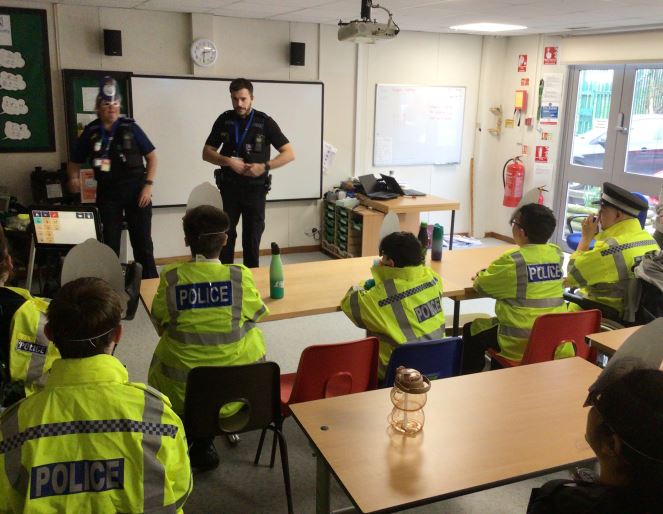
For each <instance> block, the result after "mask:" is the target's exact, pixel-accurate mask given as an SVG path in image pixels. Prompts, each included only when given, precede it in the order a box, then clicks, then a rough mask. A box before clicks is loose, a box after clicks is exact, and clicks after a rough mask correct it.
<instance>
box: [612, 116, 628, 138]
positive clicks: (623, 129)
mask: <svg viewBox="0 0 663 514" xmlns="http://www.w3.org/2000/svg"><path fill="white" fill-rule="evenodd" d="M615 130H616V131H617V132H619V133H621V134H626V133H627V132H628V127H625V126H624V113H623V112H620V113H619V115H618V117H617V126H616V127H615Z"/></svg>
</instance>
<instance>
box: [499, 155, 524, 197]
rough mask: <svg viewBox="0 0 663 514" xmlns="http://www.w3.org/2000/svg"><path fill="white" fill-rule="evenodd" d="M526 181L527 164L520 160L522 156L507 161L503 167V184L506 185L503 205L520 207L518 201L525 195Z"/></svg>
mask: <svg viewBox="0 0 663 514" xmlns="http://www.w3.org/2000/svg"><path fill="white" fill-rule="evenodd" d="M512 161H513V162H512ZM509 163H511V164H509ZM524 182H525V166H523V163H522V162H521V161H520V157H514V158H513V159H509V160H508V161H506V162H505V163H504V167H503V168H502V184H503V185H504V200H502V205H504V206H505V207H518V202H520V199H521V198H522V197H523V183H524Z"/></svg>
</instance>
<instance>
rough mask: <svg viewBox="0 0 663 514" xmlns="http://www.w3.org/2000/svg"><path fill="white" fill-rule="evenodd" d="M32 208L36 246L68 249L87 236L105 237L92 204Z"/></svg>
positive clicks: (31, 215) (89, 237)
mask: <svg viewBox="0 0 663 514" xmlns="http://www.w3.org/2000/svg"><path fill="white" fill-rule="evenodd" d="M29 212H30V221H31V222H32V233H33V236H34V242H35V247H36V248H39V249H54V250H55V249H58V250H69V249H70V248H72V247H74V246H75V245H77V244H79V243H82V242H84V241H86V240H87V239H96V240H98V241H103V238H102V235H101V221H100V218H99V211H98V210H97V208H96V207H95V206H93V205H74V206H70V205H44V206H32V207H30V210H29Z"/></svg>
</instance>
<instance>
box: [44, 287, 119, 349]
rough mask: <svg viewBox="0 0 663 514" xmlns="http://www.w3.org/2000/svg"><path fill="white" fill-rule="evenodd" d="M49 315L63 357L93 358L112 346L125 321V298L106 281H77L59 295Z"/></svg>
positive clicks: (49, 307) (49, 309) (49, 323)
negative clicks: (115, 331) (123, 303)
mask: <svg viewBox="0 0 663 514" xmlns="http://www.w3.org/2000/svg"><path fill="white" fill-rule="evenodd" d="M46 316H47V318H48V325H49V328H50V330H51V333H52V336H53V343H55V346H57V348H58V350H60V354H61V355H62V357H63V358H66V359H82V358H84V357H91V356H93V355H99V354H102V353H105V351H104V350H105V348H106V347H107V346H108V345H109V344H110V342H111V340H112V338H113V330H114V329H115V328H116V327H117V326H118V325H119V324H120V319H121V318H122V299H121V298H120V295H119V294H118V293H117V292H116V291H115V290H114V289H113V288H112V287H111V286H110V284H109V283H108V282H106V281H105V280H102V279H100V278H96V277H84V278H77V279H76V280H72V281H71V282H68V283H66V284H65V285H64V286H62V288H61V289H60V290H59V291H58V292H57V293H56V295H55V298H54V299H53V300H52V301H51V303H50V304H49V306H48V311H47V313H46Z"/></svg>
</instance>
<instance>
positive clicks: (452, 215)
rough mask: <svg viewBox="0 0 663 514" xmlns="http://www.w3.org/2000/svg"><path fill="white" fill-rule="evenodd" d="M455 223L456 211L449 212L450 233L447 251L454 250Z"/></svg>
mask: <svg viewBox="0 0 663 514" xmlns="http://www.w3.org/2000/svg"><path fill="white" fill-rule="evenodd" d="M455 222H456V211H455V210H453V211H451V232H450V233H449V250H453V248H454V223H455Z"/></svg>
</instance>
